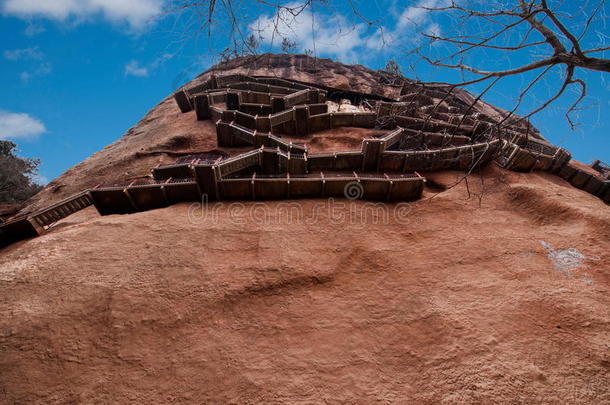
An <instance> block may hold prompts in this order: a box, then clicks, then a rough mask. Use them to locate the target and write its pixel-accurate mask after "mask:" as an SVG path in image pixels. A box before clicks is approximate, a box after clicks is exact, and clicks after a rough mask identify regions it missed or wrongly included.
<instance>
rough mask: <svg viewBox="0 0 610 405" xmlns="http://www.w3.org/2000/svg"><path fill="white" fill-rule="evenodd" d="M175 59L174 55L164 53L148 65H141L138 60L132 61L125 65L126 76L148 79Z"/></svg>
mask: <svg viewBox="0 0 610 405" xmlns="http://www.w3.org/2000/svg"><path fill="white" fill-rule="evenodd" d="M173 57H174V55H173V54H171V53H164V54H162V55H161V56H159V57H157V58H155V59H154V60H153V61H152V62H150V63H148V64H141V63H140V62H138V61H137V60H135V59H132V60H131V61H129V63H127V64H126V65H125V76H135V77H148V76H150V74H151V73H152V72H154V71H155V70H157V69H158V68H159V67H160V66H162V65H163V64H164V63H165V62H166V61H168V60H170V59H171V58H173Z"/></svg>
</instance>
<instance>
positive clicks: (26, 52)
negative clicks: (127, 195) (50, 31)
mask: <svg viewBox="0 0 610 405" xmlns="http://www.w3.org/2000/svg"><path fill="white" fill-rule="evenodd" d="M3 56H4V58H5V59H7V60H10V61H13V62H21V63H22V64H24V65H25V70H23V71H22V72H21V73H20V74H19V78H20V79H21V81H22V82H24V83H27V82H29V81H30V80H31V79H32V78H34V77H36V76H44V75H47V74H49V73H51V72H52V71H53V66H52V65H51V63H50V62H48V61H46V60H45V58H46V56H45V54H44V53H43V52H41V51H40V49H38V47H37V46H36V47H32V48H23V49H7V50H5V51H4V52H3Z"/></svg>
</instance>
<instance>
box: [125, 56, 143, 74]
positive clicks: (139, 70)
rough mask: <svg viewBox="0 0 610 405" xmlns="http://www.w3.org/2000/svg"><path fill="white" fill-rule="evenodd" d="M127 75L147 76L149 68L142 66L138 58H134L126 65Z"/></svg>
mask: <svg viewBox="0 0 610 405" xmlns="http://www.w3.org/2000/svg"><path fill="white" fill-rule="evenodd" d="M125 76H135V77H147V76H148V68H146V67H144V66H140V64H139V63H138V61H137V60H132V61H131V62H129V63H128V64H127V65H125Z"/></svg>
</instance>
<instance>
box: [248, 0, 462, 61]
mask: <svg viewBox="0 0 610 405" xmlns="http://www.w3.org/2000/svg"><path fill="white" fill-rule="evenodd" d="M448 4H450V0H419V1H418V2H417V3H416V4H415V5H413V6H409V7H406V8H405V9H404V10H403V11H402V12H401V13H399V15H397V16H396V18H395V20H394V22H393V24H390V26H389V27H379V28H378V29H377V30H375V31H373V32H371V31H369V30H368V27H367V25H366V24H362V23H356V24H353V23H350V22H349V21H348V20H347V19H346V18H345V17H343V16H341V15H324V14H316V15H315V19H314V18H313V16H312V13H311V10H310V9H305V10H303V11H302V12H301V13H300V14H299V15H297V16H296V17H295V16H293V15H291V14H290V13H288V12H285V11H284V12H280V13H279V15H278V14H276V15H273V16H269V15H262V16H260V17H259V18H258V19H256V21H254V22H253V23H252V24H250V26H249V28H250V32H251V33H253V34H254V35H255V36H257V37H261V42H262V43H265V44H271V42H272V40H273V44H274V45H279V43H280V42H281V40H282V38H283V37H286V38H288V39H290V40H292V41H295V42H296V43H297V47H298V49H299V50H300V51H303V50H305V49H312V50H313V49H314V42H315V49H316V51H317V54H319V55H329V56H337V57H339V58H340V59H342V60H343V61H345V62H355V61H356V60H357V59H358V57H359V56H360V57H361V58H362V57H365V58H366V55H368V54H370V52H371V50H373V51H380V50H382V49H383V48H384V47H385V46H387V48H386V49H390V47H391V46H393V45H397V44H414V43H415V42H416V41H417V39H418V34H419V33H420V32H422V31H423V32H427V33H438V32H440V26H439V25H438V24H436V23H434V22H430V11H429V10H426V8H434V7H444V6H446V5H448ZM296 5H297V4H296V3H295V4H287V5H286V7H292V6H296ZM392 25H393V26H392ZM422 27H426V28H425V29H424V28H422Z"/></svg>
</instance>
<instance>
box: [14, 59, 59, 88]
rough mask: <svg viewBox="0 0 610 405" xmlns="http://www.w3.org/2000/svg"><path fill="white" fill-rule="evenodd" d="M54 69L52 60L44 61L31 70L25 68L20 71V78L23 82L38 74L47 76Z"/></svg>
mask: <svg viewBox="0 0 610 405" xmlns="http://www.w3.org/2000/svg"><path fill="white" fill-rule="evenodd" d="M52 71H53V66H52V65H51V63H50V62H42V63H41V64H40V65H38V66H35V67H33V68H32V69H29V70H24V71H23V72H21V73H20V75H19V78H20V79H21V81H22V82H24V83H27V82H29V81H30V80H32V79H33V78H34V77H37V76H45V75H48V74H49V73H51V72H52Z"/></svg>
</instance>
